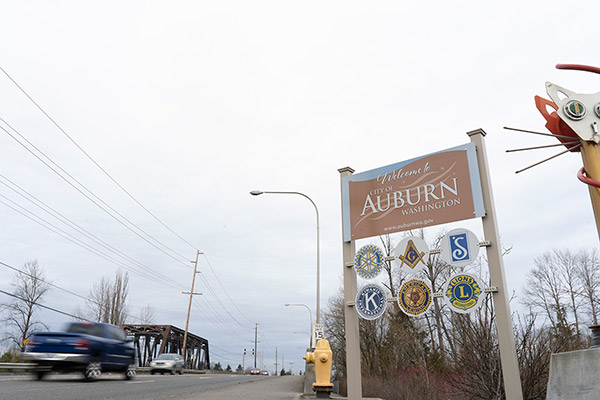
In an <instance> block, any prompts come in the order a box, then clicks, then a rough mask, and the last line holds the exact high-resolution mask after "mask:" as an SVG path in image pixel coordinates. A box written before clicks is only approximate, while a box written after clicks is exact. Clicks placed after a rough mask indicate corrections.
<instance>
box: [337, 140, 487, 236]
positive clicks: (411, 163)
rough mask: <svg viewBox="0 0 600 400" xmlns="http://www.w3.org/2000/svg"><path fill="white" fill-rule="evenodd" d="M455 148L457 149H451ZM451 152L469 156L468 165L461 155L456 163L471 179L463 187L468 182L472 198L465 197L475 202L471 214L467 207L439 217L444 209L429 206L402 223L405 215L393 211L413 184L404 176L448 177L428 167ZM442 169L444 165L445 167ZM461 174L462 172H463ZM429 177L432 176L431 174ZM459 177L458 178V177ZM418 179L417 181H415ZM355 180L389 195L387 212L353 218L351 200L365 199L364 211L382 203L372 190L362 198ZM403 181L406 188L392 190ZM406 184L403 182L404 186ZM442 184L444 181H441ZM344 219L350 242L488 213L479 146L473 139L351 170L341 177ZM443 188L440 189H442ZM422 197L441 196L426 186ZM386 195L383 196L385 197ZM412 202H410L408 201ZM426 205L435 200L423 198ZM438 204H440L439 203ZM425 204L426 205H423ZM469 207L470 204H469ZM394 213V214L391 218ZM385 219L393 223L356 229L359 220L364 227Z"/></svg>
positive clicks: (417, 188) (413, 177)
mask: <svg viewBox="0 0 600 400" xmlns="http://www.w3.org/2000/svg"><path fill="white" fill-rule="evenodd" d="M452 152H454V153H452ZM463 154H464V157H462V155H463ZM452 155H456V156H459V155H461V158H464V159H465V160H466V165H464V163H462V161H463V160H462V159H461V163H458V161H456V162H455V164H457V165H458V166H457V169H461V171H462V170H464V169H465V168H466V170H467V171H466V175H467V176H468V182H461V183H460V185H461V190H463V191H466V190H467V186H468V190H470V195H471V196H470V198H469V196H467V197H466V198H465V201H468V203H469V204H471V203H472V205H473V208H472V210H471V211H472V214H471V215H465V214H466V213H467V209H466V207H467V206H465V207H462V208H461V213H462V215H461V216H460V217H454V216H450V215H449V214H450V213H446V212H444V214H443V215H444V216H445V215H448V217H440V216H439V215H440V214H441V213H439V209H435V210H433V211H432V210H428V211H427V212H424V213H422V214H423V215H422V216H420V217H419V218H421V220H420V223H417V222H414V221H410V220H409V222H407V223H402V221H403V219H402V218H401V216H399V215H398V212H396V213H394V211H397V210H398V209H401V207H403V206H400V207H398V201H402V204H403V205H404V204H405V202H404V199H403V198H401V196H402V193H401V192H402V190H406V191H407V192H406V193H405V197H408V196H410V193H408V191H409V190H410V189H411V188H413V187H410V186H407V185H406V184H403V183H402V180H403V179H404V180H406V179H413V180H414V179H415V177H416V179H417V180H418V179H421V178H423V177H425V174H428V175H432V174H433V175H434V176H433V177H431V179H434V178H435V174H436V173H438V175H439V176H440V177H441V176H445V179H447V177H448V175H447V174H446V175H445V172H442V171H441V170H440V171H437V170H435V171H433V170H432V171H428V170H427V168H428V167H427V166H428V165H429V162H430V161H431V162H437V160H440V159H441V158H443V157H451V156H452ZM417 162H418V163H419V164H418V165H419V166H421V165H422V167H418V166H416V165H415V163H417ZM405 167H407V168H413V169H409V170H407V171H403V168H405ZM447 167H454V165H452V166H447ZM442 169H443V168H442ZM461 177H462V176H461ZM428 179H429V178H428ZM455 179H456V178H455ZM415 182H417V181H415ZM356 184H359V185H372V186H374V187H375V188H374V189H372V191H371V192H373V196H374V197H375V195H376V194H377V193H379V195H378V196H381V195H386V196H387V197H386V198H385V199H387V209H386V210H385V212H382V213H381V214H382V215H381V216H377V218H371V219H370V220H369V221H366V222H365V221H364V219H365V218H366V217H363V218H361V219H360V220H359V221H358V223H357V222H356V221H353V220H352V217H351V214H352V211H351V204H354V203H355V202H359V204H360V202H361V201H362V202H363V203H364V204H365V208H363V214H364V213H365V210H366V209H367V208H368V207H370V209H372V210H377V208H376V207H375V204H378V206H381V203H380V201H381V198H380V197H377V200H375V199H374V198H373V199H371V197H370V196H371V194H370V193H369V196H368V198H365V199H366V200H365V199H361V198H360V197H361V196H362V195H364V193H355V192H356V191H357V190H356V189H351V186H355V185H356ZM396 184H398V185H400V186H399V187H403V188H404V189H402V190H398V191H396V190H393V189H392V188H393V187H394V185H396ZM402 185H404V186H402ZM428 185H429V186H431V187H435V185H434V184H428ZM440 186H441V184H440ZM420 187H421V186H416V192H415V193H416V195H419V200H420V196H421V194H420V190H421V189H420ZM454 189H456V190H458V189H457V186H456V182H455V186H454ZM341 190H342V219H343V240H344V241H345V242H349V241H351V240H356V239H362V238H367V237H372V236H378V235H384V234H390V233H396V232H402V231H406V230H410V229H416V228H423V227H426V226H434V225H440V224H446V223H450V222H455V221H460V220H465V219H470V218H478V217H483V216H484V215H485V207H484V203H483V194H482V189H481V179H480V177H479V167H478V164H477V152H476V148H475V144H474V143H472V142H470V143H466V144H463V145H459V146H456V147H452V148H449V149H445V150H441V151H438V152H435V153H431V154H428V155H425V156H421V157H416V158H412V159H410V160H406V161H401V162H398V163H395V164H390V165H386V166H383V167H379V168H375V169H372V170H369V171H365V172H361V173H358V174H352V175H348V176H345V177H342V188H341ZM440 190H441V189H440ZM449 190H452V188H449ZM423 192H424V194H423V197H424V198H426V199H427V200H429V197H431V198H435V197H439V193H438V194H435V193H433V192H432V190H431V188H430V187H428V188H427V189H426V188H423ZM398 193H400V194H398ZM390 195H393V196H396V197H394V199H395V203H394V204H395V205H394V208H393V209H391V210H390V208H391V200H390V198H391V197H390ZM356 196H358V197H359V198H358V199H357V198H356ZM385 199H384V200H385ZM408 203H410V202H408ZM422 203H423V205H422V206H427V208H429V205H430V204H432V203H433V202H427V201H423V202H422ZM436 207H437V206H436ZM424 208H426V207H424ZM379 209H381V207H379ZM469 210H470V208H469ZM435 212H438V214H436V218H437V219H436V218H425V217H426V216H428V215H432V214H433V213H435ZM392 217H393V218H392ZM382 219H383V220H385V221H386V223H388V221H390V222H389V224H390V226H388V227H385V229H383V228H381V227H379V226H378V227H376V228H369V231H368V232H362V231H360V232H359V230H357V229H356V226H358V225H359V224H364V225H362V226H363V227H367V226H368V227H370V226H371V225H373V222H372V221H374V220H377V221H376V222H377V223H378V224H382V222H383V221H382V222H379V220H382Z"/></svg>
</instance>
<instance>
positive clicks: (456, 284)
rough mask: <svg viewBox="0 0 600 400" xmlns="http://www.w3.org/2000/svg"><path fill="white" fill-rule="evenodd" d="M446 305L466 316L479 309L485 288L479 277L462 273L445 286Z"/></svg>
mask: <svg viewBox="0 0 600 400" xmlns="http://www.w3.org/2000/svg"><path fill="white" fill-rule="evenodd" d="M443 293H444V300H445V301H446V304H448V306H449V307H450V308H451V309H452V311H456V312H458V313H462V314H466V313H469V312H471V311H474V310H476V309H478V308H479V306H480V305H481V302H482V301H483V296H484V293H483V286H482V285H481V282H479V280H478V279H477V277H475V276H473V275H471V274H466V273H460V274H456V275H454V276H453V277H452V278H450V280H449V281H448V282H446V284H445V285H444V291H443Z"/></svg>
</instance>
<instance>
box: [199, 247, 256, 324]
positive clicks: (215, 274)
mask: <svg viewBox="0 0 600 400" xmlns="http://www.w3.org/2000/svg"><path fill="white" fill-rule="evenodd" d="M203 255H204V259H205V260H206V263H207V264H208V266H209V267H210V270H211V271H212V273H213V275H214V276H215V278H216V279H217V282H219V286H221V289H223V293H225V295H226V296H227V298H228V299H229V301H230V302H231V304H232V305H233V307H234V308H235V309H236V310H237V312H239V313H240V315H241V316H242V317H244V319H246V321H248V322H249V323H250V324H252V323H253V322H252V321H250V320H249V319H248V317H246V315H245V314H244V313H243V312H241V311H240V309H239V308H238V306H237V305H236V304H235V303H234V302H233V300H232V299H231V296H229V293H228V292H227V290H226V289H225V287H223V284H222V283H221V280H220V279H219V277H218V276H217V273H216V272H215V270H214V269H213V267H212V264H211V263H210V261H209V260H208V257H207V256H206V254H203Z"/></svg>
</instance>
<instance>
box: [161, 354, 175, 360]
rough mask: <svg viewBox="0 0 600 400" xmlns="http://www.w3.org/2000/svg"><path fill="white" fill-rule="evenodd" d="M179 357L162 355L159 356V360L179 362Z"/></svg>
mask: <svg viewBox="0 0 600 400" xmlns="http://www.w3.org/2000/svg"><path fill="white" fill-rule="evenodd" d="M178 358H179V355H177V354H161V355H160V356H158V358H157V360H177V359H178Z"/></svg>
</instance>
